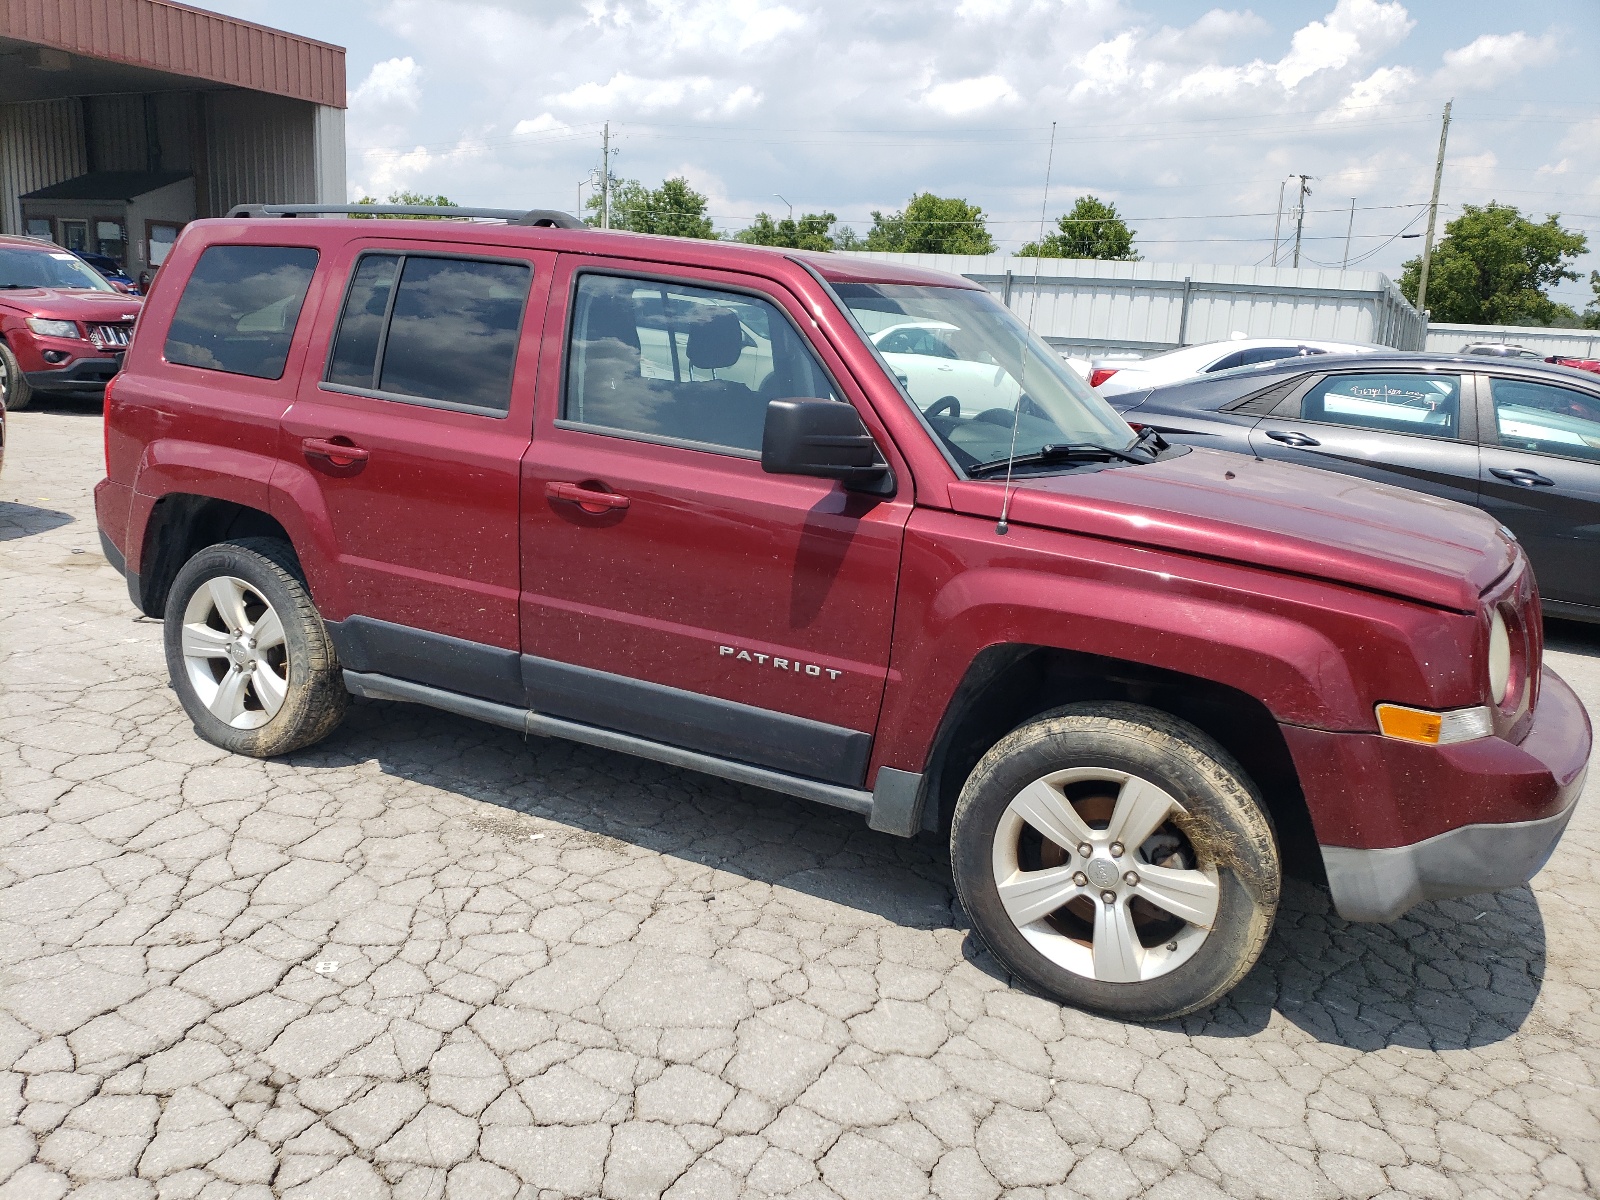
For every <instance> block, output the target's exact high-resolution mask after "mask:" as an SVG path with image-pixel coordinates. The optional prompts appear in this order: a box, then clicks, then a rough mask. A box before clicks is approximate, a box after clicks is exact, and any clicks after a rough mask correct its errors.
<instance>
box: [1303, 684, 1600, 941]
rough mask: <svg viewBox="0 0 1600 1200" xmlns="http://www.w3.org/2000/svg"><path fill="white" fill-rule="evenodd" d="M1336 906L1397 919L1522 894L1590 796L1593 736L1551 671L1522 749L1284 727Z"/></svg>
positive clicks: (1351, 913) (1370, 917)
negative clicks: (1458, 902)
mask: <svg viewBox="0 0 1600 1200" xmlns="http://www.w3.org/2000/svg"><path fill="white" fill-rule="evenodd" d="M1284 734H1285V738H1286V740H1287V741H1288V742H1289V748H1290V753H1291V754H1292V755H1293V757H1294V759H1295V763H1296V766H1297V767H1298V768H1299V770H1300V776H1301V781H1302V786H1303V788H1304V791H1305V794H1306V802H1307V807H1308V808H1309V809H1310V810H1311V819H1312V823H1313V825H1314V826H1315V827H1316V831H1317V838H1318V841H1319V842H1320V843H1321V845H1322V860H1323V865H1324V866H1325V867H1326V869H1327V873H1328V885H1329V888H1330V890H1331V891H1332V892H1333V903H1334V907H1335V908H1336V909H1337V910H1338V912H1339V915H1340V916H1342V917H1344V918H1346V919H1347V920H1351V921H1392V920H1394V919H1395V918H1396V917H1398V916H1400V915H1401V914H1402V913H1404V912H1405V911H1406V910H1407V909H1409V908H1411V907H1412V906H1413V905H1416V904H1419V903H1421V902H1422V901H1424V900H1441V899H1446V898H1448V897H1452V896H1469V895H1472V894H1474V893H1476V892H1491V891H1498V890H1500V889H1502V888H1511V887H1519V886H1521V885H1522V884H1524V883H1526V882H1528V880H1530V879H1532V878H1533V877H1534V875H1536V874H1537V873H1538V872H1539V869H1540V868H1541V867H1543V866H1544V864H1545V862H1546V861H1547V860H1548V859H1549V857H1550V855H1551V853H1552V852H1553V851H1554V850H1555V847H1556V843H1557V842H1558V841H1560V839H1561V834H1562V833H1563V832H1564V831H1565V829H1566V827H1567V823H1568V821H1570V820H1571V819H1572V812H1573V808H1574V807H1575V806H1576V804H1577V801H1578V796H1579V794H1580V793H1581V792H1582V791H1583V783H1584V778H1585V775H1586V773H1587V770H1588V760H1589V751H1590V747H1591V744H1592V739H1593V735H1592V732H1591V730H1590V727H1589V718H1588V714H1587V713H1586V712H1585V711H1584V708H1583V705H1582V703H1581V702H1580V701H1579V700H1578V697H1577V696H1576V695H1575V694H1574V693H1573V691H1572V689H1571V688H1570V687H1568V686H1567V685H1566V683H1565V682H1564V681H1563V680H1562V679H1561V677H1560V676H1558V675H1557V674H1555V672H1553V671H1550V670H1548V669H1546V670H1545V672H1544V677H1543V680H1542V682H1541V689H1540V696H1539V707H1538V709H1537V711H1536V713H1535V715H1534V721H1533V724H1532V727H1531V728H1530V729H1529V731H1528V734H1527V736H1526V737H1525V738H1524V739H1523V740H1522V742H1521V743H1519V744H1512V743H1511V742H1507V741H1503V740H1502V739H1500V738H1495V737H1490V738H1480V739H1478V740H1477V741H1472V742H1463V743H1461V744H1459V745H1455V746H1413V745H1408V744H1407V743H1403V742H1397V741H1394V740H1392V739H1389V738H1383V737H1379V736H1377V735H1374V734H1354V733H1324V732H1320V731H1314V730H1306V729H1295V728H1291V727H1287V726H1286V727H1284Z"/></svg>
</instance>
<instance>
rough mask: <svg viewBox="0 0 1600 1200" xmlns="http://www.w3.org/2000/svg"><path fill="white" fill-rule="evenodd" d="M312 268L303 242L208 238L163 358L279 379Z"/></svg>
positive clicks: (180, 303) (312, 257)
mask: <svg viewBox="0 0 1600 1200" xmlns="http://www.w3.org/2000/svg"><path fill="white" fill-rule="evenodd" d="M316 269H317V252H316V251H315V250H312V249H310V248H308V247H304V246H212V247H211V248H210V249H208V250H207V251H206V252H205V253H204V254H202V255H201V256H200V261H199V262H198V263H196V264H195V268H194V273H193V274H191V275H190V276H189V281H188V282H187V283H186V284H185V285H184V288H183V295H182V297H180V298H179V300H178V311H177V312H176V313H175V314H174V315H173V318H172V326H171V328H170V329H168V330H167V345H166V349H165V351H164V353H165V354H166V358H167V361H168V362H174V363H182V364H183V365H184V366H189V367H205V368H207V369H209V370H213V371H227V372H228V373H229V374H231V375H254V376H256V377H257V378H259V379H279V378H281V377H282V376H283V365H284V363H285V362H287V361H288V358H289V343H290V342H291V341H292V340H293V338H294V326H295V322H296V321H298V320H299V319H300V306H301V305H302V304H304V303H305V298H306V289H307V288H309V287H310V286H311V275H312V272H314V271H315V270H316Z"/></svg>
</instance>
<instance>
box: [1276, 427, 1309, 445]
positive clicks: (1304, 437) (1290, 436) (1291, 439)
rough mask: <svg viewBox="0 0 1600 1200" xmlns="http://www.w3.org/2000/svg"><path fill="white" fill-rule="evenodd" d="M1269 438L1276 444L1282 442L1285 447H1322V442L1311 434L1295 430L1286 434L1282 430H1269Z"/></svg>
mask: <svg viewBox="0 0 1600 1200" xmlns="http://www.w3.org/2000/svg"><path fill="white" fill-rule="evenodd" d="M1267 436H1268V437H1269V438H1271V439H1272V440H1273V441H1275V442H1282V443H1283V444H1284V445H1285V446H1320V445H1322V443H1321V442H1319V441H1317V439H1316V438H1314V437H1312V436H1311V435H1310V434H1305V433H1296V432H1294V431H1293V430H1290V431H1288V432H1285V431H1283V430H1281V429H1269V430H1267Z"/></svg>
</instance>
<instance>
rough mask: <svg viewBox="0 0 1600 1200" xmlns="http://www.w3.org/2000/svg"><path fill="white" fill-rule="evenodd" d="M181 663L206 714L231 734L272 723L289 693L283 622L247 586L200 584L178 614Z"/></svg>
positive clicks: (223, 581) (226, 578)
mask: <svg viewBox="0 0 1600 1200" xmlns="http://www.w3.org/2000/svg"><path fill="white" fill-rule="evenodd" d="M182 636H183V642H182V646H183V663H184V669H185V671H186V673H187V675H188V679H189V684H190V686H191V687H193V688H194V692H195V695H196V696H197V697H198V698H199V700H200V702H201V703H202V704H204V705H205V707H206V710H207V711H208V712H210V713H211V715H212V716H214V717H216V718H217V720H219V721H222V722H223V723H224V724H227V725H231V726H232V727H233V728H235V729H256V728H258V727H260V726H262V725H265V724H266V723H267V722H268V721H270V720H272V718H273V717H275V716H276V715H277V713H278V710H279V709H280V708H282V707H283V700H284V697H285V696H286V695H287V694H288V691H289V659H288V653H287V649H286V647H285V645H284V633H283V622H282V620H281V619H280V618H279V616H278V614H277V612H276V611H275V610H274V609H273V607H272V605H271V604H269V603H267V601H266V599H265V598H264V597H263V596H262V595H261V593H260V592H258V591H257V590H256V589H255V588H253V587H251V585H250V584H248V583H246V582H245V581H244V580H243V579H238V578H236V577H234V576H232V575H219V576H214V577H213V578H211V579H209V580H207V581H206V583H205V585H204V586H203V587H201V588H199V589H198V590H197V591H196V592H195V593H194V595H192V596H191V597H190V598H189V603H188V604H187V605H186V606H185V607H184V612H183V633H182Z"/></svg>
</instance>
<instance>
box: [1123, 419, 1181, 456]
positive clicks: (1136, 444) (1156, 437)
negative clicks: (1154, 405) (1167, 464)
mask: <svg viewBox="0 0 1600 1200" xmlns="http://www.w3.org/2000/svg"><path fill="white" fill-rule="evenodd" d="M1146 442H1148V443H1149V445H1146V444H1145V443H1146ZM1130 449H1136V450H1148V451H1149V452H1150V453H1151V454H1160V453H1161V452H1162V451H1163V450H1170V449H1172V445H1171V443H1170V442H1168V441H1167V439H1166V438H1164V437H1162V436H1161V435H1160V434H1159V433H1157V432H1156V431H1155V429H1154V428H1152V427H1151V426H1149V425H1146V426H1145V427H1144V428H1143V429H1141V430H1139V436H1138V437H1136V438H1134V439H1133V446H1131V447H1130Z"/></svg>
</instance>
